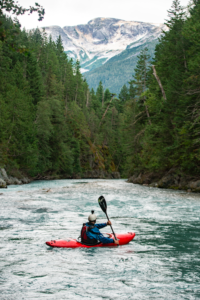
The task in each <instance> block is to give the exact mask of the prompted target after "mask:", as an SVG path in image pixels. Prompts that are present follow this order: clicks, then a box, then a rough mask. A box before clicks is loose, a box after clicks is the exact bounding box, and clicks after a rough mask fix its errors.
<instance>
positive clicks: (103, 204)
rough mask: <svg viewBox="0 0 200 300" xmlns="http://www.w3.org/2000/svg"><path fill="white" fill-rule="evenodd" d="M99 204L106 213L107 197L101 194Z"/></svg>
mask: <svg viewBox="0 0 200 300" xmlns="http://www.w3.org/2000/svg"><path fill="white" fill-rule="evenodd" d="M98 202H99V205H100V207H101V209H102V210H103V212H104V213H106V211H107V204H106V199H105V198H104V196H100V197H99V199H98Z"/></svg>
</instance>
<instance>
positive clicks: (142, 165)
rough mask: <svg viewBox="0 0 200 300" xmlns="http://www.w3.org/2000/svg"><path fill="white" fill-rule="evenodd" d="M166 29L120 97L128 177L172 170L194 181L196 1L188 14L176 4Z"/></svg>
mask: <svg viewBox="0 0 200 300" xmlns="http://www.w3.org/2000/svg"><path fill="white" fill-rule="evenodd" d="M165 24H166V26H167V30H166V31H165V32H163V34H162V36H161V38H160V40H159V43H158V44H157V45H156V49H155V56H154V59H153V60H151V61H150V56H149V55H148V49H147V48H145V49H143V50H142V51H141V54H140V56H139V57H138V62H137V67H136V69H135V74H134V76H133V78H132V80H130V82H129V84H130V85H129V86H130V88H127V87H126V86H124V87H123V88H122V90H121V93H120V95H121V97H122V98H124V99H127V100H126V103H125V106H124V139H125V141H124V145H125V148H126V150H125V153H126V164H127V166H130V167H126V170H127V172H128V174H129V175H131V174H134V173H137V174H139V173H140V172H148V171H150V172H160V171H165V170H166V171H167V170H170V169H172V168H176V169H177V170H178V172H183V173H185V174H190V175H195V176H198V174H199V171H200V147H199V146H200V144H199V142H200V139H199V132H200V131H199V126H200V123H199V120H200V51H199V49H200V48H199V43H200V30H199V29H200V1H199V0H194V1H192V2H191V3H190V5H189V7H188V8H187V10H186V9H184V8H183V7H182V6H181V5H180V1H179V0H174V1H173V3H172V7H171V9H170V10H169V11H168V20H167V21H166V23H165ZM131 85H132V87H133V90H134V93H135V95H134V96H132V95H131V94H130V91H131ZM129 90H130V91H129ZM131 93H132V92H131Z"/></svg>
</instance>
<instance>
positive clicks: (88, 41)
mask: <svg viewBox="0 0 200 300" xmlns="http://www.w3.org/2000/svg"><path fill="white" fill-rule="evenodd" d="M44 29H45V31H46V33H47V35H51V36H52V39H53V40H56V39H57V38H58V36H59V35H60V36H61V38H62V40H63V46H64V50H65V52H66V53H67V55H68V56H69V57H70V58H72V59H73V60H74V61H76V60H77V59H78V60H79V61H80V65H81V72H82V73H83V74H84V76H85V77H86V79H87V78H89V77H90V78H91V74H93V73H94V72H93V73H91V72H92V71H93V70H96V72H98V68H100V67H102V66H105V65H107V64H110V62H111V59H112V58H113V57H118V56H120V55H121V54H122V53H124V52H125V54H127V55H128V56H127V57H125V59H126V58H127V59H130V52H131V53H132V55H133V56H134V55H135V56H137V54H139V53H138V52H137V51H128V50H130V49H138V47H139V48H141V47H140V46H142V45H145V46H148V45H149V44H150V47H151V44H153V45H154V46H155V44H156V42H157V40H158V38H159V37H160V35H161V34H162V31H163V30H164V29H165V25H164V24H156V23H146V22H139V21H125V20H121V19H116V18H95V19H92V20H90V21H89V22H88V23H87V24H80V25H76V26H64V27H63V28H61V27H60V26H48V27H44ZM151 48H152V47H151ZM125 56H126V55H125ZM134 61H135V60H134ZM132 69H134V66H132ZM125 71H126V70H125ZM89 81H90V87H95V88H96V84H95V85H93V83H92V80H89ZM125 82H127V78H126V81H124V83H125ZM120 83H121V80H120ZM121 84H122V85H123V82H122V83H121ZM109 86H110V85H109ZM115 91H117V92H118V91H119V88H118V89H117V90H116V88H115Z"/></svg>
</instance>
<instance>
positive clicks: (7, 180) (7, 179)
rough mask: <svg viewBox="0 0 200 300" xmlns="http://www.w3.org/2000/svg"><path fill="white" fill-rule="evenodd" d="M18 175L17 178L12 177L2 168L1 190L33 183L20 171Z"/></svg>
mask: <svg viewBox="0 0 200 300" xmlns="http://www.w3.org/2000/svg"><path fill="white" fill-rule="evenodd" d="M17 175H18V176H17V177H13V176H10V175H8V174H7V172H6V170H5V169H4V168H0V188H7V185H11V184H27V183H29V182H31V181H32V180H31V178H29V177H27V176H25V175H24V174H22V173H21V172H19V171H18V174H17Z"/></svg>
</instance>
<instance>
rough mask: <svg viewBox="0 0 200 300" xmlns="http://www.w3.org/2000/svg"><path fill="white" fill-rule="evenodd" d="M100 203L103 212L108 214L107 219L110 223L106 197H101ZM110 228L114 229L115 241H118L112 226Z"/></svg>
mask: <svg viewBox="0 0 200 300" xmlns="http://www.w3.org/2000/svg"><path fill="white" fill-rule="evenodd" d="M98 202H99V206H100V207H101V209H102V211H103V212H104V213H105V214H106V217H107V219H108V221H110V220H109V218H108V215H107V203H106V199H105V198H104V196H100V197H99V199H98ZM110 227H111V229H112V232H113V235H114V237H115V240H117V238H116V235H115V233H114V230H113V228H112V225H110Z"/></svg>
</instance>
